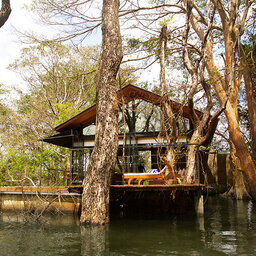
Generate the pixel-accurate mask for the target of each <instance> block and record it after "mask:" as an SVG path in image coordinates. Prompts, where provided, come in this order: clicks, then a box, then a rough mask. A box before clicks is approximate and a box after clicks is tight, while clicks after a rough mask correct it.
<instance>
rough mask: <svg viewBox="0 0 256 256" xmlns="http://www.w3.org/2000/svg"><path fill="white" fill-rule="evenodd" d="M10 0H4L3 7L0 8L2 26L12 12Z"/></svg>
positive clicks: (0, 24)
mask: <svg viewBox="0 0 256 256" xmlns="http://www.w3.org/2000/svg"><path fill="white" fill-rule="evenodd" d="M11 11H12V9H11V5H10V0H2V8H1V10H0V28H1V27H2V26H3V25H4V24H5V22H6V21H7V20H8V18H9V16H10V14H11Z"/></svg>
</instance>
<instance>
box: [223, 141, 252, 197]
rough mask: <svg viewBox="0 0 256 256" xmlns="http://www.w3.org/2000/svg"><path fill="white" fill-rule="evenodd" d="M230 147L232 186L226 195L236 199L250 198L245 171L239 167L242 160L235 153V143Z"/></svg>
mask: <svg viewBox="0 0 256 256" xmlns="http://www.w3.org/2000/svg"><path fill="white" fill-rule="evenodd" d="M230 148H231V150H230V169H231V172H230V174H229V175H231V177H230V179H229V180H230V181H231V184H230V185H231V188H230V190H229V191H228V192H227V193H226V194H225V195H227V196H231V197H233V198H235V199H248V198H250V196H249V194H248V192H247V190H246V186H245V182H244V176H243V173H242V172H241V168H239V167H240V161H239V159H238V157H237V156H236V155H235V148H234V145H232V144H231V145H230Z"/></svg>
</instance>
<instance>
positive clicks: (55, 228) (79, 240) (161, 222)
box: [0, 197, 256, 256]
mask: <svg viewBox="0 0 256 256" xmlns="http://www.w3.org/2000/svg"><path fill="white" fill-rule="evenodd" d="M188 215H189V213H188ZM44 220H47V222H46V221H43V222H41V223H31V222H27V223H24V216H22V217H21V216H17V215H6V214H0V245H1V246H0V255H4V256H11V255H12V256H13V255H22V256H26V255H44V256H48V255H49V256H52V255H69V256H73V255H74V256H75V255H76V256H77V255H82V256H85V255H86V256H90V255H92V256H98V255H100V256H104V255H111V256H117V255H118V256H119V255H131V256H136V255H148V256H151V255H159V256H162V255H191V256H193V255H209V256H212V255H256V206H255V203H252V202H251V201H249V202H243V201H232V200H227V199H223V198H216V197H212V198H208V200H207V202H206V205H205V215H204V216H203V217H196V216H193V217H192V216H184V215H183V216H175V217H172V218H171V219H169V220H166V219H162V218H159V219H152V220H150V219H147V220H141V219H114V220H112V221H111V224H110V225H106V226H104V227H97V226H92V227H80V226H79V220H78V219H77V218H74V217H70V216H51V217H50V216H47V217H46V219H44Z"/></svg>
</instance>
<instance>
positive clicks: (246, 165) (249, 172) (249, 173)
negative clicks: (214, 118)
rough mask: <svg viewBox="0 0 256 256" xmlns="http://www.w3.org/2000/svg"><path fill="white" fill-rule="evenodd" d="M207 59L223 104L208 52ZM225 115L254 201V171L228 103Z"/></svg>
mask: <svg viewBox="0 0 256 256" xmlns="http://www.w3.org/2000/svg"><path fill="white" fill-rule="evenodd" d="M207 58H208V61H207V70H208V72H209V75H210V79H211V80H212V81H214V83H213V84H214V86H215V91H216V93H217V95H218V98H219V101H220V103H221V104H223V102H224V100H225V96H226V92H225V90H224V89H223V87H222V84H221V80H222V79H221V78H220V77H219V72H218V70H217V68H216V66H215V65H214V63H213V57H212V55H211V53H210V52H208V54H207ZM225 115H226V118H227V121H228V130H229V135H230V138H231V140H232V142H233V144H234V147H235V150H236V156H237V157H238V158H239V159H240V164H241V170H242V171H243V174H244V177H245V181H246V188H247V190H248V192H249V194H250V195H251V196H252V197H253V198H254V199H256V169H255V166H254V163H253V160H252V157H251V155H250V152H249V149H248V146H247V144H246V142H245V140H244V138H243V136H242V133H241V131H240V128H239V123H238V121H237V117H236V116H237V115H236V110H235V109H233V107H232V104H231V103H230V101H228V102H227V106H226V110H225Z"/></svg>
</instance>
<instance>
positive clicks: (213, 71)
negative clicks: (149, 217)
mask: <svg viewBox="0 0 256 256" xmlns="http://www.w3.org/2000/svg"><path fill="white" fill-rule="evenodd" d="M186 2H190V5H191V6H193V4H192V2H191V1H190V0H187V1H185V0H184V3H186ZM210 2H211V3H212V4H213V6H214V8H215V9H216V10H217V12H218V14H219V17H220V19H221V29H222V32H223V36H224V47H225V75H224V76H222V75H221V72H220V71H219V70H218V68H217V65H216V64H215V61H214V57H213V43H214V42H213V38H211V40H205V31H204V29H203V26H201V25H200V22H199V21H198V19H197V18H196V17H195V15H194V14H191V17H190V23H191V25H192V27H193V29H194V31H195V32H196V34H197V35H198V37H199V38H200V40H201V41H202V42H203V43H204V44H205V47H204V48H205V63H206V68H207V71H208V75H209V78H210V80H211V84H212V85H213V87H214V89H215V92H216V94H217V96H218V99H219V102H220V104H221V105H226V108H225V115H226V118H227V121H228V130H229V135H230V139H231V140H232V143H233V144H234V148H235V156H236V157H238V158H239V160H240V166H241V168H239V169H240V170H241V171H242V172H243V176H244V178H245V184H246V188H247V191H248V192H249V194H250V195H251V196H252V197H253V198H254V199H256V169H255V165H254V163H253V160H252V157H251V155H250V151H249V149H248V145H247V144H246V142H245V140H244V138H243V136H242V133H241V131H240V128H239V122H238V118H237V116H238V115H237V92H238V89H239V86H240V81H239V76H238V75H237V74H234V70H235V65H236V57H235V56H236V55H235V52H236V51H237V49H238V47H237V45H238V44H239V41H240V37H241V30H242V29H243V28H244V26H245V21H246V16H247V14H248V11H249V8H250V5H251V4H252V2H250V1H247V2H246V5H245V8H244V11H243V13H240V12H239V4H240V1H236V0H230V5H229V9H228V10H227V8H226V6H224V5H225V3H224V1H215V0H211V1H210ZM215 9H214V10H215ZM239 17H242V18H241V20H239ZM236 24H239V25H238V27H237V25H236ZM228 90H230V91H231V93H230V97H229V98H228V101H227V103H226V100H227V96H228Z"/></svg>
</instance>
